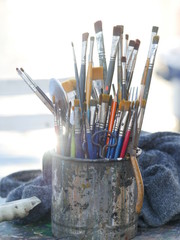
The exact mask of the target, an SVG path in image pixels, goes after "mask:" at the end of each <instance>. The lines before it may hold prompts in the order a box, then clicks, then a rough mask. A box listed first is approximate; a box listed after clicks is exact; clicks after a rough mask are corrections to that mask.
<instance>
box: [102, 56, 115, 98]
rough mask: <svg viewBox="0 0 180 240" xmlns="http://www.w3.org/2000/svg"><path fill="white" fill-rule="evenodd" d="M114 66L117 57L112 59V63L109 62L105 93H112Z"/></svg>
mask: <svg viewBox="0 0 180 240" xmlns="http://www.w3.org/2000/svg"><path fill="white" fill-rule="evenodd" d="M114 68H115V59H113V60H110V63H109V66H108V71H107V78H106V81H105V88H104V93H105V94H109V93H110V90H111V84H112V79H113V74H114Z"/></svg>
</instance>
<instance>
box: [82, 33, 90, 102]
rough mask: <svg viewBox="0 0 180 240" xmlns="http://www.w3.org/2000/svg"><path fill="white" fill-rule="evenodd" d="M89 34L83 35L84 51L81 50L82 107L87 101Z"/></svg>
mask: <svg viewBox="0 0 180 240" xmlns="http://www.w3.org/2000/svg"><path fill="white" fill-rule="evenodd" d="M88 37H89V33H83V34H82V50H81V69H80V94H81V97H80V100H81V106H83V102H84V101H85V95H84V92H85V80H86V52H87V43H88Z"/></svg>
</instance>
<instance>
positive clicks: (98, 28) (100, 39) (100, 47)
mask: <svg viewBox="0 0 180 240" xmlns="http://www.w3.org/2000/svg"><path fill="white" fill-rule="evenodd" d="M94 28H95V33H96V42H97V51H98V56H99V65H100V66H102V67H103V79H104V82H105V80H106V77H107V64H106V54H105V47H104V36H103V29H102V21H97V22H95V23H94ZM101 87H102V88H103V89H104V83H103V85H102V86H101Z"/></svg>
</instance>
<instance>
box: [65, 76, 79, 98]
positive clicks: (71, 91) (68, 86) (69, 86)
mask: <svg viewBox="0 0 180 240" xmlns="http://www.w3.org/2000/svg"><path fill="white" fill-rule="evenodd" d="M61 85H62V87H63V89H64V91H65V92H66V94H67V98H68V101H69V102H74V99H75V96H77V91H76V90H77V89H76V79H74V78H70V79H67V80H65V81H64V82H61ZM78 99H79V98H78Z"/></svg>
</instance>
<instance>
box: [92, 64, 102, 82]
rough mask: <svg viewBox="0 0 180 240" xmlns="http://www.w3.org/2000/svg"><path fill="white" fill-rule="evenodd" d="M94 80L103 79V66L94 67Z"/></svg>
mask: <svg viewBox="0 0 180 240" xmlns="http://www.w3.org/2000/svg"><path fill="white" fill-rule="evenodd" d="M92 80H103V67H102V66H101V67H93V68H92Z"/></svg>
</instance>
